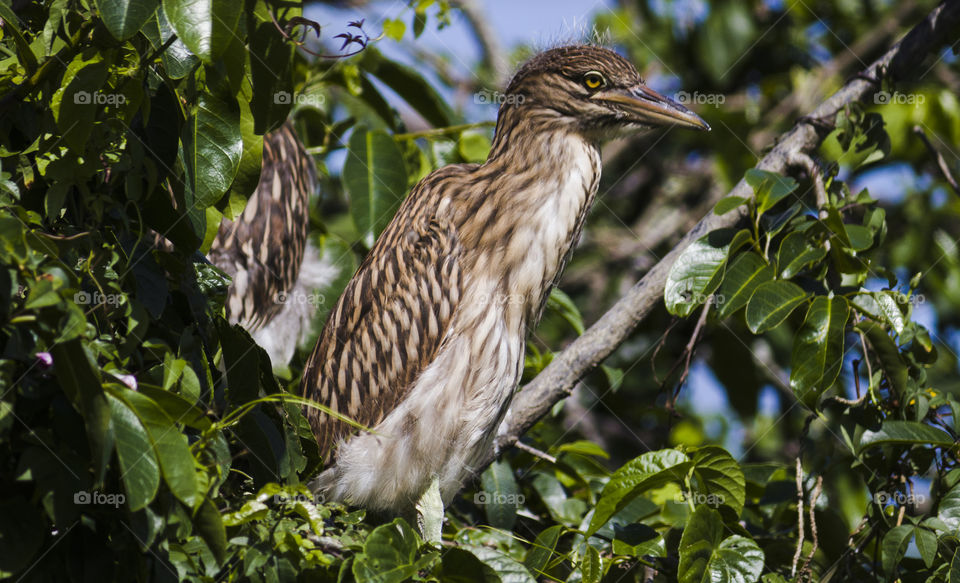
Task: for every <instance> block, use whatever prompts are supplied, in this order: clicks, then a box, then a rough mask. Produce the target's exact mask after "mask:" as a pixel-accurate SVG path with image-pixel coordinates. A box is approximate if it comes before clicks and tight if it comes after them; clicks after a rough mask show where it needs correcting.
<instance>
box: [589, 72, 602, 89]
mask: <svg viewBox="0 0 960 583" xmlns="http://www.w3.org/2000/svg"><path fill="white" fill-rule="evenodd" d="M583 84H584V85H586V86H587V89H599V88H601V87H603V86H604V85H606V84H607V80H606V79H604V78H603V75H601V74H600V73H597V72H596V71H590V72H589V73H587V74H586V75H584V76H583Z"/></svg>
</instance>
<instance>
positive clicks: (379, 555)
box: [353, 518, 420, 583]
mask: <svg viewBox="0 0 960 583" xmlns="http://www.w3.org/2000/svg"><path fill="white" fill-rule="evenodd" d="M419 548H420V538H419V537H418V536H417V534H416V533H415V532H414V531H413V529H411V528H410V526H409V525H408V524H407V522H406V521H405V520H403V519H402V518H397V519H394V521H393V522H390V523H388V524H384V525H382V526H378V527H377V528H375V529H373V532H371V533H370V536H368V537H367V540H366V542H365V543H364V545H363V554H361V555H357V557H356V559H355V560H354V562H353V576H354V577H356V580H357V581H370V582H372V583H392V582H396V583H400V582H402V581H407V580H408V579H410V578H411V577H413V576H414V575H415V574H416V573H417V566H416V564H415V558H416V554H417V549H419Z"/></svg>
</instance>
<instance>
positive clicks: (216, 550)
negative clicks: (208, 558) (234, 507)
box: [193, 498, 227, 563]
mask: <svg viewBox="0 0 960 583" xmlns="http://www.w3.org/2000/svg"><path fill="white" fill-rule="evenodd" d="M193 521H194V524H195V525H196V528H197V533H198V534H199V535H200V538H202V539H203V542H205V543H207V547H208V548H209V549H210V552H212V553H213V556H214V557H216V559H217V562H218V563H223V561H224V560H225V559H226V558H227V530H226V528H225V527H224V526H223V519H222V518H221V517H220V511H219V510H217V507H216V505H215V504H214V503H213V501H212V500H210V499H209V498H204V500H203V503H202V504H200V509H199V510H198V511H197V515H196V516H195V517H194V519H193Z"/></svg>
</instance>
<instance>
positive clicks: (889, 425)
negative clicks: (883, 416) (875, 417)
mask: <svg viewBox="0 0 960 583" xmlns="http://www.w3.org/2000/svg"><path fill="white" fill-rule="evenodd" d="M889 444H902V445H933V446H937V447H951V446H953V445H954V441H953V439H952V438H951V437H950V435H949V434H948V433H947V432H946V431H943V430H942V429H937V428H936V427H932V426H930V425H925V424H923V423H919V422H917V421H897V420H892V419H890V420H886V421H884V422H883V425H882V426H881V427H880V429H879V430H878V431H870V430H867V431H864V432H863V435H862V436H861V437H860V447H861V449H863V448H866V447H869V446H874V445H889Z"/></svg>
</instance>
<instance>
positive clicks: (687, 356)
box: [667, 296, 713, 411]
mask: <svg viewBox="0 0 960 583" xmlns="http://www.w3.org/2000/svg"><path fill="white" fill-rule="evenodd" d="M712 299H713V296H710V298H708V299H707V301H706V302H704V304H703V309H702V310H700V317H699V318H698V319H697V325H696V326H695V327H694V328H693V334H691V335H690V340H689V341H687V345H686V346H685V347H684V349H683V353H684V361H683V373H682V374H681V375H680V379H679V380H678V381H677V388H676V390H674V392H673V396H672V397H671V398H670V401H669V402H668V403H667V408H668V409H670V410H671V411H672V410H673V409H674V405H675V403H676V402H677V398H678V397H679V396H680V389H681V388H682V387H683V383H684V381H686V380H687V376H689V374H690V360H691V359H692V358H693V351H694V349H695V348H696V347H697V340H699V339H700V335H701V334H702V333H703V328H704V326H706V324H707V314H709V313H710V304H712V303H713V301H712ZM671 372H672V371H671ZM668 376H669V375H668Z"/></svg>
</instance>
